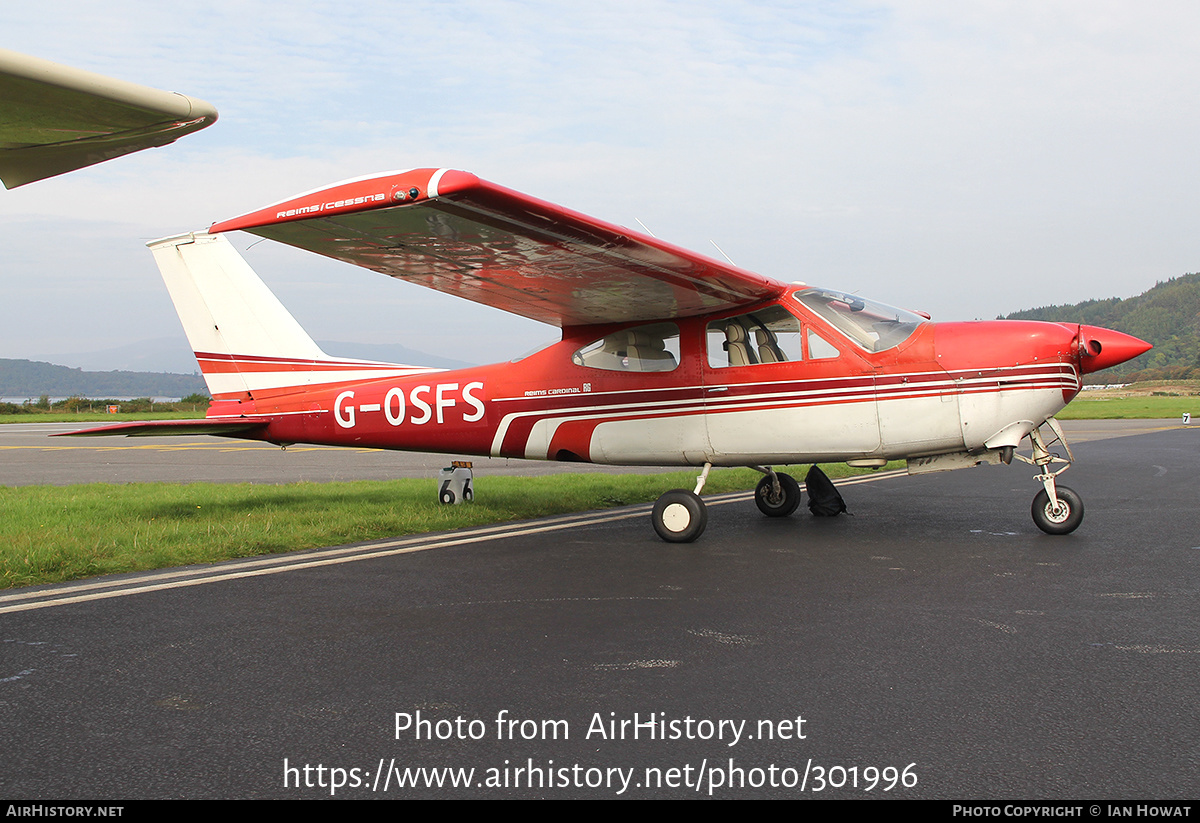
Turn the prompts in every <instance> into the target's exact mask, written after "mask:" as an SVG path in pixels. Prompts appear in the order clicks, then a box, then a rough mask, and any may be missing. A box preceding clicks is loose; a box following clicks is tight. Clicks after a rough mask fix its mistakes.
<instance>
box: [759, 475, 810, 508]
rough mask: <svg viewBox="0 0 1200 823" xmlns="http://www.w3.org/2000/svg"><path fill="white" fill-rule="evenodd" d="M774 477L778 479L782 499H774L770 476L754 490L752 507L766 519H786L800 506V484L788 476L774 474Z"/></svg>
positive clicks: (761, 481) (760, 481)
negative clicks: (756, 507)
mask: <svg viewBox="0 0 1200 823" xmlns="http://www.w3.org/2000/svg"><path fill="white" fill-rule="evenodd" d="M775 476H776V477H778V478H779V490H780V491H781V492H783V497H782V499H778V500H777V499H776V498H775V489H774V485H773V484H772V483H771V477H770V475H767V476H766V477H764V478H763V479H762V480H759V481H758V485H757V486H755V488H754V505H756V506H758V510H759V511H760V512H762V513H763V514H765V515H766V516H767V517H787V516H788V515H790V514H791V513H792V512H794V511H795V510H796V509H797V507H799V505H800V484H799V483H797V482H796V478H794V477H792V476H791V475H790V474H782V473H780V472H776V473H775Z"/></svg>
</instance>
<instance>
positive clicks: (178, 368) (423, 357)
mask: <svg viewBox="0 0 1200 823" xmlns="http://www.w3.org/2000/svg"><path fill="white" fill-rule="evenodd" d="M317 345H318V346H320V347H321V349H322V351H324V352H325V353H326V354H330V355H333V356H334V357H352V358H356V359H360V360H382V361H383V362H385V363H404V364H405V365H409V366H432V367H434V368H437V369H461V368H465V367H466V366H473V365H475V364H474V363H464V362H462V361H461V360H452V359H450V358H448V357H439V356H437V355H435V354H426V353H424V352H421V351H417V350H415V349H410V348H407V347H405V346H401V345H398V344H395V343H340V342H333V341H329V340H318V341H317ZM38 354H39V356H42V357H45V358H46V359H47V360H49V361H51V362H54V363H61V364H63V365H64V366H70V367H72V368H76V369H87V370H88V371H110V370H113V369H119V370H121V371H131V372H170V373H172V374H191V373H193V372H196V371H198V370H199V366H197V365H196V357H195V355H193V354H192V349H191V347H190V346H189V345H188V342H187V338H186V337H184V336H183V335H182V334H180V335H179V336H177V337H161V338H157V339H154V340H141V341H139V342H137V343H130V344H128V345H125V346H118V347H116V348H111V349H96V350H94V351H86V352H64V353H62V354H42V353H41V352H38Z"/></svg>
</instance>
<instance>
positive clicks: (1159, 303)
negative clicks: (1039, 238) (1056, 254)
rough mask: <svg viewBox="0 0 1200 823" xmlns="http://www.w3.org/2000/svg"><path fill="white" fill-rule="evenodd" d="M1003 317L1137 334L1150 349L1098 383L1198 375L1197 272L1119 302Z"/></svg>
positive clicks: (1113, 299) (1199, 313)
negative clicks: (1080, 324)
mask: <svg viewBox="0 0 1200 823" xmlns="http://www.w3.org/2000/svg"><path fill="white" fill-rule="evenodd" d="M1000 319H1001V320H1050V321H1057V322H1061V323H1086V324H1088V325H1090V326H1103V327H1105V328H1108V329H1115V330H1117V331H1123V332H1125V333H1126V334H1132V335H1133V336H1134V337H1140V338H1141V339H1142V340H1145V341H1146V342H1147V343H1153V344H1154V348H1153V349H1152V350H1151V351H1148V352H1146V353H1145V354H1143V355H1141V356H1140V357H1136V358H1134V359H1133V360H1130V361H1129V362H1128V363H1122V364H1121V365H1120V366H1115V367H1113V368H1111V369H1106V370H1104V371H1103V372H1100V373H1099V374H1098V375H1096V377H1097V378H1098V379H1099V381H1100V382H1108V383H1111V382H1114V381H1117V382H1119V381H1136V380H1184V379H1189V378H1197V377H1200V273H1198V274H1185V275H1183V276H1181V277H1173V278H1171V279H1170V280H1167V281H1166V282H1163V283H1158V284H1156V285H1155V286H1154V288H1152V289H1149V290H1148V291H1145V292H1143V293H1142V294H1139V295H1137V296H1136V297H1129V298H1126V299H1124V300H1122V299H1121V298H1119V297H1110V298H1109V299H1107V300H1086V301H1084V302H1083V303H1076V304H1074V305H1071V306H1044V307H1042V308H1038V309H1026V310H1025V311H1019V312H1014V313H1013V314H1010V315H1008V316H1007V317H1002V318H1000Z"/></svg>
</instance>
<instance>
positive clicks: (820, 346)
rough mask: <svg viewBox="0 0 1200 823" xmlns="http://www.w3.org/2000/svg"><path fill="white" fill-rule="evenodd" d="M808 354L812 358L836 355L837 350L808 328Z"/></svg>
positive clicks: (820, 358)
mask: <svg viewBox="0 0 1200 823" xmlns="http://www.w3.org/2000/svg"><path fill="white" fill-rule="evenodd" d="M808 356H809V357H810V358H811V359H813V360H824V359H826V358H830V357H837V356H838V350H837V349H835V348H834V347H833V344H832V343H829V342H827V341H826V340H825V338H824V337H821V336H820V335H818V334H817V333H816V332H815V331H813V330H812V329H809V330H808Z"/></svg>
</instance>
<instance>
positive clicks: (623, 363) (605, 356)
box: [571, 323, 679, 372]
mask: <svg viewBox="0 0 1200 823" xmlns="http://www.w3.org/2000/svg"><path fill="white" fill-rule="evenodd" d="M571 362H572V363H574V364H575V365H576V366H584V367H586V368H589V369H604V370H605V371H636V372H647V371H674V369H675V368H676V367H677V366H678V365H679V327H678V326H676V325H675V324H674V323H654V324H652V325H649V326H637V327H635V328H632V329H622V330H621V331H616V332H613V333H612V334H609V335H606V336H604V337H601V338H600V339H599V340H596V341H595V342H593V343H591V344H589V345H587V346H584V347H583V348H582V349H580V350H579V351H577V352H575V354H573V355H572V356H571Z"/></svg>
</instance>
